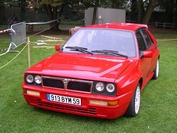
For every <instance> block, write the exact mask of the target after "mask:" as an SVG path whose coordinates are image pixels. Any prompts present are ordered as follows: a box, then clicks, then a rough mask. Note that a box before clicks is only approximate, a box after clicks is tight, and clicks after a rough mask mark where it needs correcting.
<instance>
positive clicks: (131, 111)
mask: <svg viewBox="0 0 177 133" xmlns="http://www.w3.org/2000/svg"><path fill="white" fill-rule="evenodd" d="M140 101H141V90H140V84H139V83H138V85H137V86H136V89H135V91H134V94H133V96H132V99H131V101H130V104H129V106H128V109H127V111H126V113H125V116H127V117H135V116H137V115H138V113H139V110H140Z"/></svg>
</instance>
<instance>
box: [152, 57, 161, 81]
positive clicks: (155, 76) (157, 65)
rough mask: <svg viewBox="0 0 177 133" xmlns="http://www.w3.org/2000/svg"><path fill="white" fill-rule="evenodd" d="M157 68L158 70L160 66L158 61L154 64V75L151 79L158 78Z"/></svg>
mask: <svg viewBox="0 0 177 133" xmlns="http://www.w3.org/2000/svg"><path fill="white" fill-rule="evenodd" d="M159 68H160V64H159V59H158V60H157V63H156V67H155V69H154V75H153V77H152V79H157V78H158V77H159Z"/></svg>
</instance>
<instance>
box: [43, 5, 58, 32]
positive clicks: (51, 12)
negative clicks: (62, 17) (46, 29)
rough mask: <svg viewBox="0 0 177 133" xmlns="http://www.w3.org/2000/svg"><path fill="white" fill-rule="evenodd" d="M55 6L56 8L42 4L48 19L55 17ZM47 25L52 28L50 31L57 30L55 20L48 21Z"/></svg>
mask: <svg viewBox="0 0 177 133" xmlns="http://www.w3.org/2000/svg"><path fill="white" fill-rule="evenodd" d="M57 8H58V6H51V5H49V4H44V9H45V11H46V13H47V17H48V19H49V21H51V20H55V19H57ZM49 25H50V30H52V31H58V30H59V29H58V22H57V21H55V22H52V23H49Z"/></svg>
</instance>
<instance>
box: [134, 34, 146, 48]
mask: <svg viewBox="0 0 177 133" xmlns="http://www.w3.org/2000/svg"><path fill="white" fill-rule="evenodd" d="M136 38H137V41H138V47H139V50H141V51H144V50H146V44H145V42H144V39H143V37H142V35H141V33H140V31H137V32H136Z"/></svg>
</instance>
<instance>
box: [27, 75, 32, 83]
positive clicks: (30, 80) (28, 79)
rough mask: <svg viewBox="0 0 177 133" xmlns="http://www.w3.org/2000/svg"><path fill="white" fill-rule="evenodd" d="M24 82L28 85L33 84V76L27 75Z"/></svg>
mask: <svg viewBox="0 0 177 133" xmlns="http://www.w3.org/2000/svg"><path fill="white" fill-rule="evenodd" d="M26 82H28V83H32V82H34V78H33V75H27V76H26Z"/></svg>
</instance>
